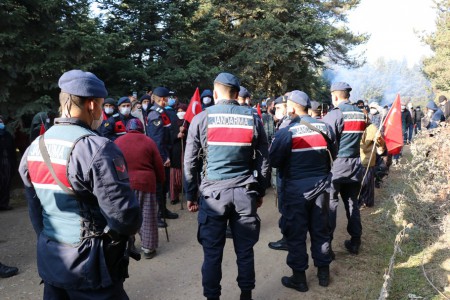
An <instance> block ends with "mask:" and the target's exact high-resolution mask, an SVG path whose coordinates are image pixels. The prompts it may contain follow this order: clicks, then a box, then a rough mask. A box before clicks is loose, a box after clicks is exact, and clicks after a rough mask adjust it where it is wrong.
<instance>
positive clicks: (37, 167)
mask: <svg viewBox="0 0 450 300" xmlns="http://www.w3.org/2000/svg"><path fill="white" fill-rule="evenodd" d="M89 135H96V134H95V133H94V132H92V131H91V130H89V129H86V128H83V127H81V126H77V125H59V124H56V125H54V126H52V127H51V128H50V129H49V130H48V131H47V132H45V134H44V142H45V145H46V148H47V151H48V154H49V156H50V161H51V164H52V166H53V169H54V171H55V173H56V176H57V177H58V179H59V180H60V181H61V182H62V183H63V184H64V186H66V187H67V188H69V189H72V187H71V185H70V182H69V179H68V178H67V166H68V162H69V157H70V154H71V152H72V149H73V147H74V146H75V144H76V142H77V141H78V140H80V139H81V138H82V137H85V136H89ZM27 163H28V171H29V176H30V179H31V182H32V184H33V187H34V189H35V191H36V194H37V196H38V198H39V200H40V202H41V205H42V208H43V212H42V214H43V225H44V229H43V233H44V234H45V235H46V236H47V237H49V238H50V239H52V240H55V241H58V242H61V243H66V244H78V243H79V242H80V241H81V237H82V234H81V233H80V232H82V229H83V228H84V226H86V225H82V222H81V221H82V220H85V219H86V218H85V216H84V217H83V216H82V215H81V208H80V204H79V203H78V201H77V199H76V198H75V196H72V195H69V194H68V193H66V192H64V191H63V190H62V189H61V187H60V186H59V185H58V184H57V183H56V181H55V179H54V178H53V176H52V174H51V173H50V170H49V169H48V168H47V166H46V164H45V162H44V159H43V157H42V154H41V151H40V149H39V138H37V139H35V140H34V141H33V143H32V144H31V146H30V149H29V152H28V156H27ZM84 213H85V212H84ZM95 213H98V212H95ZM87 226H89V225H87Z"/></svg>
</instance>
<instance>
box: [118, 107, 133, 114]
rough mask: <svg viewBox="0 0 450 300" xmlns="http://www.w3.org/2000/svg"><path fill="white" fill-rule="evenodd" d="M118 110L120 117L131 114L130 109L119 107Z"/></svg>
mask: <svg viewBox="0 0 450 300" xmlns="http://www.w3.org/2000/svg"><path fill="white" fill-rule="evenodd" d="M119 110H120V113H121V114H122V115H124V116H128V115H129V114H130V112H131V107H121V108H119Z"/></svg>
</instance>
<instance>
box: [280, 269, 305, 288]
mask: <svg viewBox="0 0 450 300" xmlns="http://www.w3.org/2000/svg"><path fill="white" fill-rule="evenodd" d="M281 283H282V284H283V285H284V286H285V287H288V288H291V289H295V290H297V291H299V292H307V291H308V284H307V283H306V273H305V271H302V272H296V271H294V275H292V276H291V277H287V276H284V277H283V278H281Z"/></svg>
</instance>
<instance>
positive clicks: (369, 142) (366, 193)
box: [358, 120, 386, 207]
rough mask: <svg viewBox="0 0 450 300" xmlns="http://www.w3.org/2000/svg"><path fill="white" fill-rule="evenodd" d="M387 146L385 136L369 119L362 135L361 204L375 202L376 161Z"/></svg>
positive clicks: (368, 204)
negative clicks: (362, 171) (362, 175)
mask: <svg viewBox="0 0 450 300" xmlns="http://www.w3.org/2000/svg"><path fill="white" fill-rule="evenodd" d="M385 150H386V148H385V145H384V140H383V137H382V136H381V133H380V131H379V130H378V128H377V126H375V124H371V123H370V120H369V121H368V124H367V127H366V130H364V133H363V135H362V137H361V148H360V155H361V164H362V165H363V167H364V177H363V181H362V185H361V191H360V193H359V199H358V204H359V206H363V205H364V206H367V207H372V206H373V205H374V203H375V163H376V161H377V154H378V155H382V154H383V153H384V152H385Z"/></svg>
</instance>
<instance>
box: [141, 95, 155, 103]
mask: <svg viewBox="0 0 450 300" xmlns="http://www.w3.org/2000/svg"><path fill="white" fill-rule="evenodd" d="M146 99H147V100H152V97H151V96H150V95H148V94H145V95H143V96H142V97H141V98H140V99H139V102H142V101H144V100H146Z"/></svg>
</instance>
